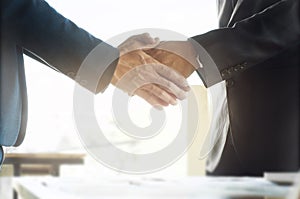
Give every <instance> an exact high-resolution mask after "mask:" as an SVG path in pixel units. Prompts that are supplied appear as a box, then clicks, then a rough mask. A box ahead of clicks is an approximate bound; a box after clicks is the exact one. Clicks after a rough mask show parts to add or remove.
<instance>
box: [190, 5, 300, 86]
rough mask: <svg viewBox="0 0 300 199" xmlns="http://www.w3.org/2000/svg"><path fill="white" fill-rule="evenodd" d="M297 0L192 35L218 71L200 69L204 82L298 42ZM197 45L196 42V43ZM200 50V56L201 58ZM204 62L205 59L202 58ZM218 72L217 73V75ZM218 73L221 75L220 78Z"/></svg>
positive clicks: (223, 77) (299, 18) (236, 71)
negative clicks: (203, 32)
mask: <svg viewBox="0 0 300 199" xmlns="http://www.w3.org/2000/svg"><path fill="white" fill-rule="evenodd" d="M299 14H300V7H299V0H281V1H279V2H277V3H275V4H273V5H271V6H269V7H268V8H267V9H265V10H263V11H261V12H260V13H257V14H254V15H252V16H251V17H249V18H246V19H244V20H241V21H239V22H237V23H235V25H234V26H233V27H228V28H221V29H217V30H213V31H211V32H208V33H206V34H203V35H198V36H195V37H193V38H192V39H193V40H195V41H196V42H197V43H198V44H200V45H201V46H202V47H203V48H204V49H205V50H206V52H207V53H208V54H209V55H210V57H211V58H212V60H213V61H214V63H215V65H216V66H217V71H218V73H219V74H208V73H209V72H207V71H208V69H207V68H209V67H210V66H206V65H205V64H203V65H204V68H202V69H199V70H198V71H197V72H198V73H199V75H200V77H201V78H202V80H204V81H207V82H204V83H205V84H206V86H211V85H213V84H215V83H218V82H220V81H222V80H226V79H230V78H232V77H233V76H235V75H238V74H239V73H240V72H243V71H245V70H247V69H248V68H250V67H254V66H257V65H258V64H259V63H261V62H263V61H265V60H267V59H269V58H271V57H273V56H276V55H277V54H279V53H280V52H282V51H284V50H286V49H288V48H291V47H293V46H296V45H299V44H300V16H299ZM195 46H196V45H195ZM201 56H202V55H201V54H200V60H201ZM203 59H204V62H205V58H203ZM218 75H219V77H218ZM220 77H221V78H220Z"/></svg>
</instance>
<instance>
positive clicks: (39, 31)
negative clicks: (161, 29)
mask: <svg viewBox="0 0 300 199" xmlns="http://www.w3.org/2000/svg"><path fill="white" fill-rule="evenodd" d="M100 43H101V46H102V49H101V54H99V56H98V57H97V59H99V62H97V63H98V65H95V66H91V67H95V68H96V69H97V68H101V67H102V69H103V70H104V75H103V76H102V78H101V79H100V81H99V84H98V87H97V88H96V89H95V90H93V88H91V87H92V85H91V86H90V85H86V87H87V88H88V89H90V90H92V91H93V92H99V91H101V90H103V89H104V88H105V87H106V86H107V85H108V84H109V82H110V79H111V77H112V75H113V73H114V70H115V67H116V62H117V60H116V61H115V62H113V63H112V64H111V65H109V67H107V68H103V67H106V65H101V63H102V62H103V61H105V59H107V57H111V55H114V56H115V57H117V56H118V50H117V49H115V48H113V47H111V46H109V45H107V44H105V43H104V42H102V41H101V40H99V39H97V38H95V37H93V36H92V35H90V34H89V33H88V32H86V31H84V30H82V29H80V28H79V27H77V26H76V25H75V24H74V23H72V22H71V21H70V20H68V19H66V18H64V17H63V16H62V15H60V14H59V13H57V12H56V11H55V10H54V9H53V8H51V7H50V6H49V5H48V4H47V3H46V2H45V1H43V0H24V1H23V0H21V1H20V0H1V60H0V61H1V62H0V145H5V146H11V145H19V144H21V142H22V140H23V138H24V133H25V129H26V118H27V96H26V83H25V73H24V64H23V53H25V54H27V55H29V56H31V57H33V58H35V59H37V60H39V61H41V62H42V63H45V64H46V65H48V66H50V67H52V68H53V69H55V70H57V71H60V72H62V73H63V74H66V75H68V76H69V77H71V78H73V79H75V76H76V72H77V71H78V68H79V67H80V65H81V63H82V62H83V60H84V59H85V58H86V56H87V55H88V54H89V52H90V51H91V50H93V49H94V48H95V47H96V46H97V45H98V44H100ZM91 69H92V68H91ZM89 86H90V87H89ZM18 135H19V137H18Z"/></svg>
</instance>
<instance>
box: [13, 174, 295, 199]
mask: <svg viewBox="0 0 300 199" xmlns="http://www.w3.org/2000/svg"><path fill="white" fill-rule="evenodd" d="M13 186H14V189H15V190H17V192H18V194H19V196H21V197H22V198H23V199H36V198H39V199H53V198H55V199H82V198H84V199H101V198H105V199H112V198H113V199H118V198H122V199H127V198H130V199H135V198H138V199H145V198H147V199H150V198H151V199H152V198H156V199H165V198H172V199H183V198H184V199H190V198H191V199H201V198H205V199H207V198H209V199H225V198H226V199H283V198H286V196H287V195H288V194H289V193H290V191H291V190H292V186H282V185H277V184H273V183H271V182H269V181H267V180H265V179H263V178H226V177H186V178H183V179H176V180H164V179H157V178H156V179H150V178H148V179H147V178H141V177H140V178H136V177H135V178H130V177H125V178H124V177H122V176H116V177H115V178H111V179H110V178H108V177H99V178H96V177H95V178H93V179H85V178H61V177H59V178H57V177H22V178H15V179H14V182H13Z"/></svg>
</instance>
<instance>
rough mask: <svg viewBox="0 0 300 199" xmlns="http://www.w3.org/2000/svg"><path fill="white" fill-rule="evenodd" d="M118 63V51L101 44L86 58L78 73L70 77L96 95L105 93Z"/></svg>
mask: <svg viewBox="0 0 300 199" xmlns="http://www.w3.org/2000/svg"><path fill="white" fill-rule="evenodd" d="M118 61H119V51H118V49H116V48H114V47H112V46H110V45H109V44H107V43H105V42H101V43H100V44H99V45H97V46H96V47H95V48H94V49H93V50H92V51H90V53H89V54H88V55H87V56H86V58H85V59H84V61H83V62H82V64H81V66H80V67H79V69H78V71H77V73H76V74H75V75H74V74H73V73H70V74H68V76H70V77H71V78H72V79H74V80H75V81H76V82H77V83H79V84H80V85H81V86H83V87H84V88H86V89H88V90H89V91H91V92H93V93H95V94H97V93H99V92H104V90H105V89H106V88H107V87H108V85H109V84H110V81H111V79H112V77H113V74H114V72H115V69H116V67H117V65H118Z"/></svg>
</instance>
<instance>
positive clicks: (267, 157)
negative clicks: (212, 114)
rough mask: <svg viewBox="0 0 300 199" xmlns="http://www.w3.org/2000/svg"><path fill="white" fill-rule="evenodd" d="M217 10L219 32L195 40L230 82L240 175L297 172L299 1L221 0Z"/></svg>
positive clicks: (209, 33)
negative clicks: (240, 167)
mask: <svg viewBox="0 0 300 199" xmlns="http://www.w3.org/2000/svg"><path fill="white" fill-rule="evenodd" d="M218 8H219V22H220V23H219V25H220V29H217V30H214V31H211V32H208V33H206V34H204V35H199V36H195V37H193V39H195V40H196V41H197V42H198V43H199V44H201V45H202V47H204V49H205V50H206V51H207V52H208V53H209V55H210V56H211V58H212V59H213V60H214V62H215V64H216V65H217V68H218V71H219V74H220V75H221V79H222V80H226V84H227V99H228V106H229V116H230V131H231V134H232V137H233V138H232V139H233V144H234V147H235V150H236V153H237V156H238V159H239V160H240V163H241V165H242V169H243V171H242V173H244V174H250V175H260V174H262V172H263V171H292V170H293V171H295V170H298V169H299V167H300V152H299V144H300V141H299V137H300V136H299V134H300V133H299V67H300V60H299V59H300V58H299V57H300V51H299V48H300V6H299V0H257V1H253V0H219V7H218ZM200 59H201V58H200ZM198 73H199V75H200V76H201V78H202V79H203V80H205V79H206V78H207V77H205V76H206V75H208V74H205V73H203V72H201V70H199V72H198ZM218 81H220V80H218V79H216V81H215V82H214V81H209V82H206V84H207V86H211V85H212V84H211V82H214V83H216V82H218ZM204 83H205V82H204ZM230 172H231V171H230V169H229V170H228V173H227V174H230ZM224 175H226V172H225V173H224Z"/></svg>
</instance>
